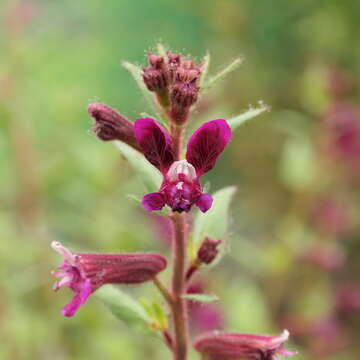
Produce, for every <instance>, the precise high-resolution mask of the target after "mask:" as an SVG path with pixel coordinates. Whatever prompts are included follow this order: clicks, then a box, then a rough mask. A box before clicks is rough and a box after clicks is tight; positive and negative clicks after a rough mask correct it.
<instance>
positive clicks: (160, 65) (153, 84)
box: [143, 53, 169, 92]
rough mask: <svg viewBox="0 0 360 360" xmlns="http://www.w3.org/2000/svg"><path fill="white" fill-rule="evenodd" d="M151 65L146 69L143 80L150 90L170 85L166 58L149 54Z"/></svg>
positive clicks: (157, 89) (161, 88)
mask: <svg viewBox="0 0 360 360" xmlns="http://www.w3.org/2000/svg"><path fill="white" fill-rule="evenodd" d="M148 61H149V67H147V68H146V69H144V72H143V80H144V83H145V85H146V87H147V88H148V89H149V91H156V92H157V91H159V90H163V89H165V88H166V87H167V86H168V85H169V73H168V69H167V65H166V64H165V59H164V58H163V57H162V56H157V55H154V54H152V53H149V54H148Z"/></svg>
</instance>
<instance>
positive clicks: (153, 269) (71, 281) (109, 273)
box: [51, 241, 166, 316]
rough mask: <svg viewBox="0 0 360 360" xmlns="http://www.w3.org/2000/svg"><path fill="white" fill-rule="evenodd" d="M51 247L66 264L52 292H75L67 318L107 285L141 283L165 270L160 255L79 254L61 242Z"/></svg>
mask: <svg viewBox="0 0 360 360" xmlns="http://www.w3.org/2000/svg"><path fill="white" fill-rule="evenodd" d="M51 247H52V248H53V249H54V250H55V251H57V252H58V253H59V254H60V255H61V256H62V257H63V262H62V264H61V265H60V266H59V267H58V270H59V271H57V272H53V275H54V276H56V277H59V278H61V280H60V281H58V282H56V283H55V284H54V287H53V289H54V290H55V291H57V290H59V289H60V288H61V287H62V286H67V287H69V288H70V289H71V290H73V291H74V292H75V295H74V297H73V299H72V300H71V301H70V303H69V304H67V305H66V306H65V307H64V308H63V309H62V314H63V315H64V316H73V315H74V314H75V313H76V311H77V310H78V309H79V307H80V306H81V305H83V304H84V303H85V302H86V300H87V299H88V297H89V296H90V295H91V294H92V293H93V292H94V291H95V290H97V289H98V288H99V287H100V286H102V285H105V284H138V283H142V282H145V281H148V280H151V279H152V278H154V277H155V276H156V275H157V273H159V272H160V271H162V270H164V269H165V267H166V259H165V258H164V257H163V256H161V255H159V254H138V253H136V254H78V253H73V252H71V251H70V250H69V249H67V248H66V247H65V246H63V245H62V244H61V243H59V242H56V241H54V242H52V243H51Z"/></svg>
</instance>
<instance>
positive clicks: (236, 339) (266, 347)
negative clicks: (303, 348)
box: [194, 330, 296, 360]
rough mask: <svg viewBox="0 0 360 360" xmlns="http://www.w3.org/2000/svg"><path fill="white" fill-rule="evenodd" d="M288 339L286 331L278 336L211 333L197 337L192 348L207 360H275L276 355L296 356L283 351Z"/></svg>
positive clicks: (293, 353)
mask: <svg viewBox="0 0 360 360" xmlns="http://www.w3.org/2000/svg"><path fill="white" fill-rule="evenodd" d="M288 338H289V332H288V331H287V330H284V331H283V332H282V334H280V335H278V336H264V335H248V334H234V333H220V332H213V333H207V334H205V335H202V336H200V337H198V338H197V339H196V340H195V342H194V347H195V349H196V350H197V351H198V352H200V353H201V354H203V355H204V357H205V358H206V359H207V360H208V359H209V360H220V359H221V360H237V359H242V360H276V359H278V357H277V355H283V356H291V355H296V352H292V351H287V350H285V349H284V342H285V341H287V339H288Z"/></svg>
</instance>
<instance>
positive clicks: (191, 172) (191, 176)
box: [167, 160, 196, 181]
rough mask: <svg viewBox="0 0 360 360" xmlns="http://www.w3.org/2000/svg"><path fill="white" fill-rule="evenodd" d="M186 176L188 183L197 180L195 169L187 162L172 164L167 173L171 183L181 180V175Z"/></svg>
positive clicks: (180, 161)
mask: <svg viewBox="0 0 360 360" xmlns="http://www.w3.org/2000/svg"><path fill="white" fill-rule="evenodd" d="M180 174H184V175H185V178H186V179H187V180H188V181H194V180H195V179H196V170H195V168H194V167H193V166H192V165H191V164H190V163H188V162H187V161H186V160H179V161H175V162H173V163H172V165H171V166H170V169H169V171H168V173H167V177H168V178H169V180H170V181H177V180H179V175H180Z"/></svg>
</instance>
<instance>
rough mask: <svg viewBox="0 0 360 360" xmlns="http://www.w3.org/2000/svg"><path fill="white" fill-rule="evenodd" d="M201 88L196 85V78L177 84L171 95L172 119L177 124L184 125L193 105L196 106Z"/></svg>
mask: <svg viewBox="0 0 360 360" xmlns="http://www.w3.org/2000/svg"><path fill="white" fill-rule="evenodd" d="M198 92H199V87H198V86H197V85H196V78H195V79H194V80H193V81H190V82H180V81H179V82H177V83H176V84H175V85H174V86H173V88H172V90H171V94H170V99H171V118H172V119H173V121H174V122H175V123H177V124H179V125H180V124H184V123H185V122H186V120H187V118H188V114H189V110H190V107H191V105H193V104H195V103H196V101H197V98H198Z"/></svg>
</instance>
